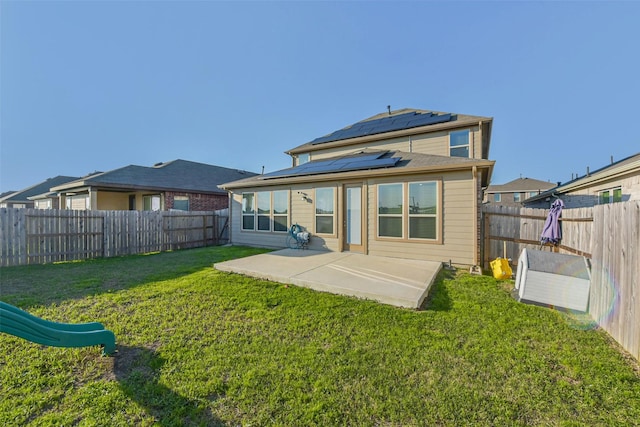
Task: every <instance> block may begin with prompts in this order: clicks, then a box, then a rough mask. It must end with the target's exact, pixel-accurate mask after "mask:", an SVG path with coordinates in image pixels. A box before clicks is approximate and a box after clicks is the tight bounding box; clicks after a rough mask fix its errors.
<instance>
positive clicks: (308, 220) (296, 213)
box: [231, 169, 479, 265]
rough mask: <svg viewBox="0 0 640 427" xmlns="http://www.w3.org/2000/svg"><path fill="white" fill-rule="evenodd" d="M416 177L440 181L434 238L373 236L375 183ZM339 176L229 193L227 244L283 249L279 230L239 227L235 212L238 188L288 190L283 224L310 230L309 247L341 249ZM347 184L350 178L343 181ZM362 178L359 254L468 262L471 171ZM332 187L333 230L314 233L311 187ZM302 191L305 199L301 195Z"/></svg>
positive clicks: (473, 230) (473, 234) (473, 249)
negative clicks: (361, 246)
mask: <svg viewBox="0 0 640 427" xmlns="http://www.w3.org/2000/svg"><path fill="white" fill-rule="evenodd" d="M420 181H436V182H438V183H439V185H440V187H439V188H440V192H439V199H440V203H439V210H438V219H439V222H440V226H439V228H438V239H437V240H402V239H389V238H386V239H385V238H382V239H380V238H378V237H377V189H378V184H380V183H407V182H420ZM344 183H345V182H343V181H334V182H322V183H314V184H312V185H309V184H305V185H298V186H287V187H285V186H281V187H266V188H264V187H261V188H247V189H243V190H242V191H239V190H238V191H237V192H235V193H233V194H232V198H231V201H232V207H231V209H232V215H231V227H232V233H231V235H232V243H233V244H236V245H248V246H260V247H268V248H283V247H285V244H286V235H285V234H284V233H273V232H258V231H242V230H241V229H240V226H241V217H242V215H241V211H242V192H254V191H275V190H282V189H287V190H289V191H290V203H291V205H290V212H289V215H290V216H289V225H291V224H292V223H298V224H299V225H301V226H303V227H304V228H306V229H307V230H308V231H309V232H310V233H311V236H312V237H311V244H310V246H309V247H310V249H317V250H329V251H341V250H342V247H341V244H342V240H343V237H342V232H343V230H342V223H343V216H342V210H343V208H344V206H343V203H342V197H343V194H342V185H343V184H344ZM348 183H350V184H353V183H355V182H354V180H349V181H348ZM357 183H362V185H363V191H365V192H366V193H365V194H363V197H365V200H366V220H367V224H366V226H365V232H364V236H365V253H367V254H369V255H380V256H390V257H398V258H406V259H423V260H431V261H443V262H448V261H449V260H451V261H452V262H453V263H454V264H461V265H473V263H474V260H475V257H477V251H478V235H477V233H478V227H477V226H476V225H474V221H477V214H478V213H477V211H476V210H474V207H476V204H475V203H474V199H475V198H477V197H479V195H478V194H476V188H474V186H475V185H477V181H476V180H474V179H473V174H472V170H471V169H469V170H467V171H454V172H446V173H438V174H413V175H407V176H395V177H385V178H369V179H362V180H360V181H357ZM319 187H322V188H324V187H333V188H335V191H336V193H335V194H336V204H335V216H334V221H335V227H336V233H337V234H336V235H325V234H323V235H317V234H316V231H315V214H314V208H315V205H314V201H313V198H314V197H315V190H314V189H315V188H319ZM299 191H300V192H304V193H306V195H307V196H308V197H309V198H310V199H311V200H310V201H304V200H302V194H298V192H299Z"/></svg>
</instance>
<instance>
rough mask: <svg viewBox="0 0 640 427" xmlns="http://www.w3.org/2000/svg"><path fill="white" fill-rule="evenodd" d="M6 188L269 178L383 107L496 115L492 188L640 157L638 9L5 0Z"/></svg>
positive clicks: (2, 105) (1, 160) (0, 107)
mask: <svg viewBox="0 0 640 427" xmlns="http://www.w3.org/2000/svg"><path fill="white" fill-rule="evenodd" d="M0 8H1V9H0V14H1V15H0V16H1V22H0V24H1V29H0V31H1V33H0V37H1V39H0V42H1V45H0V48H1V53H0V55H1V56H0V60H1V69H0V126H1V134H0V137H1V139H0V143H1V151H0V168H1V169H0V191H7V190H19V189H22V188H25V187H27V186H30V185H32V184H35V183H38V182H41V181H43V180H45V179H46V178H49V177H53V176H56V175H71V176H82V175H85V174H87V173H90V172H93V171H96V170H100V171H107V170H111V169H115V168H119V167H122V166H126V165H129V164H137V165H143V166H151V165H153V164H154V163H157V162H162V161H169V160H174V159H178V158H180V159H185V160H192V161H198V162H203V163H210V164H215V165H220V166H226V167H232V168H239V169H246V170H250V171H254V172H260V170H261V168H262V166H264V167H265V171H267V172H269V171H273V170H277V169H282V168H285V167H288V166H289V165H290V160H289V158H288V156H286V155H285V154H284V151H285V150H287V149H290V148H293V147H295V146H297V145H299V144H302V143H305V142H308V141H310V140H312V139H314V138H316V137H319V136H322V135H324V134H327V133H329V132H332V131H334V130H337V129H339V128H341V127H343V126H345V125H348V124H351V123H354V122H356V121H358V120H361V119H363V118H366V117H369V116H372V115H374V114H377V113H380V112H383V111H385V110H386V107H387V105H391V107H392V108H393V109H398V108H404V107H408V108H420V109H427V110H436V111H446V112H454V113H465V114H472V115H481V116H490V117H493V118H494V128H493V135H492V142H491V151H490V159H492V160H496V168H495V170H494V174H493V179H492V184H503V183H505V182H508V181H511V180H512V179H515V178H518V177H520V176H521V175H522V176H526V177H531V178H536V179H542V180H550V181H553V182H555V181H563V182H565V181H568V180H570V179H571V174H572V173H579V174H584V173H585V171H586V168H587V166H589V167H590V168H591V170H594V169H596V168H599V167H602V166H605V165H606V164H608V163H609V161H610V156H613V157H614V160H620V159H621V158H623V157H627V156H629V155H631V154H635V153H637V152H639V151H640V132H639V131H638V123H639V122H638V117H639V113H640V2H633V1H630V2H610V1H607V2H586V1H585V2H582V1H573V2H562V3H560V2H550V1H547V2H516V1H511V2H499V1H492V2H437V1H428V2H427V1H422V2H398V1H393V2H311V1H304V2H303V1H300V2H272V1H263V2H217V1H194V2H185V1H135V2H134V1H42V2H39V1H10V0H9V1H7V0H1V1H0Z"/></svg>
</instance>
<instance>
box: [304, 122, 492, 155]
mask: <svg viewBox="0 0 640 427" xmlns="http://www.w3.org/2000/svg"><path fill="white" fill-rule="evenodd" d="M467 129H469V131H470V137H469V144H470V147H469V149H470V152H472V153H473V155H472V156H473V157H475V158H478V159H479V158H482V143H481V142H480V138H481V137H480V128H479V126H475V127H469V128H467ZM461 130H462V129H461ZM320 147H321V145H320ZM365 149H373V150H391V151H404V152H406V153H421V154H433V155H436V156H449V131H448V130H445V131H440V132H431V133H423V134H417V135H408V136H402V137H398V138H392V139H387V140H383V141H371V142H365V143H361V144H355V145H349V146H346V147H334V148H327V149H322V148H321V149H320V150H318V151H313V152H311V160H322V159H326V158H329V157H335V156H339V155H344V154H350V153H355V152H358V151H361V150H365Z"/></svg>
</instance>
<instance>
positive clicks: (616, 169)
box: [527, 153, 640, 202]
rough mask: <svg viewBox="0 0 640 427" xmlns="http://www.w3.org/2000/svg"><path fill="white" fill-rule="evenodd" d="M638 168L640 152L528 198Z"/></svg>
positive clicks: (533, 198)
mask: <svg viewBox="0 0 640 427" xmlns="http://www.w3.org/2000/svg"><path fill="white" fill-rule="evenodd" d="M638 170H640V153H636V154H632V155H631V156H629V157H625V158H624V159H622V160H618V161H617V162H613V163H611V164H609V165H607V166H604V167H601V168H600V169H596V170H595V171H593V172H589V174H588V175H583V176H580V177H577V178H575V179H573V180H571V181H568V182H565V183H564V184H560V185H559V186H557V187H554V188H552V189H550V190H547V191H545V192H544V193H541V194H539V195H537V196H534V197H531V198H530V199H527V200H528V201H530V202H531V201H536V200H539V199H544V198H545V197H548V196H549V195H550V194H552V193H558V194H563V193H566V192H569V191H572V190H575V189H577V188H583V187H588V186H589V185H593V183H594V182H598V181H599V180H603V179H609V178H610V177H612V176H615V175H618V174H625V173H629V172H630V171H636V172H637V171H638Z"/></svg>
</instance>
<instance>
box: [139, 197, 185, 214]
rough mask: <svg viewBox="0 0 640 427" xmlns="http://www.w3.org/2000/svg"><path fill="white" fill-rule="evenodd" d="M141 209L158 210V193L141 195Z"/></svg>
mask: <svg viewBox="0 0 640 427" xmlns="http://www.w3.org/2000/svg"><path fill="white" fill-rule="evenodd" d="M187 206H188V205H187ZM142 210H145V211H159V210H160V195H158V194H154V195H152V196H143V197H142Z"/></svg>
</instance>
